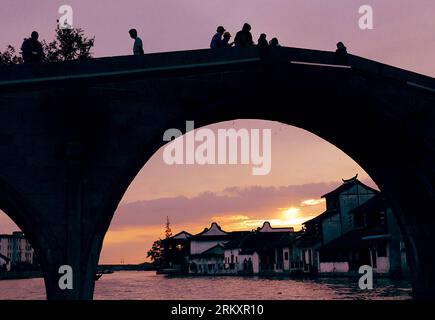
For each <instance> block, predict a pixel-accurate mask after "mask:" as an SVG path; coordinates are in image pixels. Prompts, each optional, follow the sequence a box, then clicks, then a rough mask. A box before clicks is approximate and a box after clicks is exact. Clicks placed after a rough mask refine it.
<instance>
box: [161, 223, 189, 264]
mask: <svg viewBox="0 0 435 320" xmlns="http://www.w3.org/2000/svg"><path fill="white" fill-rule="evenodd" d="M191 237H192V235H191V234H190V233H189V232H186V231H181V232H179V233H177V234H176V235H174V236H172V237H169V238H167V239H164V240H163V241H162V244H163V255H164V262H165V264H164V267H165V268H169V269H172V270H177V271H180V272H186V271H187V268H188V264H189V259H188V258H189V254H190V238H191Z"/></svg>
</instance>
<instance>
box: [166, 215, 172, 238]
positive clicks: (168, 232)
mask: <svg viewBox="0 0 435 320" xmlns="http://www.w3.org/2000/svg"><path fill="white" fill-rule="evenodd" d="M170 225H171V224H170V222H169V217H168V216H167V217H166V226H165V237H166V239H168V238H170V237H172V230H171V226H170Z"/></svg>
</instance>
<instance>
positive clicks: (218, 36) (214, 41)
mask: <svg viewBox="0 0 435 320" xmlns="http://www.w3.org/2000/svg"><path fill="white" fill-rule="evenodd" d="M224 32H225V28H224V27H222V26H219V27H217V29H216V33H215V35H214V36H213V38H211V42H210V48H211V49H218V48H222V47H223V40H222V35H223V34H224Z"/></svg>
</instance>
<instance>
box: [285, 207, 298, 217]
mask: <svg viewBox="0 0 435 320" xmlns="http://www.w3.org/2000/svg"><path fill="white" fill-rule="evenodd" d="M299 211H300V209H299V208H295V207H290V208H287V209H285V210H283V211H282V215H283V218H284V219H294V218H296V217H297V216H298V213H299Z"/></svg>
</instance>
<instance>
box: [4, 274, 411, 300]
mask: <svg viewBox="0 0 435 320" xmlns="http://www.w3.org/2000/svg"><path fill="white" fill-rule="evenodd" d="M410 294H411V286H410V283H409V282H408V281H404V280H402V281H399V280H391V279H375V281H374V288H373V289H372V290H364V291H362V290H360V289H359V287H358V279H356V278H317V279H309V280H303V279H297V280H294V279H288V278H260V277H230V276H226V277H167V276H164V275H156V273H155V272H153V271H142V272H138V271H122V272H115V273H113V274H107V275H103V277H102V278H101V279H100V280H98V281H97V282H96V287H95V296H94V298H95V299H98V300H112V299H116V300H124V299H129V300H179V299H192V300H197V299H204V300H214V299H216V300H221V299H227V300H245V299H249V300H251V299H252V300H261V299H264V300H277V299H282V300H306V299H315V300H323V299H334V300H337V299H344V300H349V299H351V300H354V299H410ZM0 299H14V300H17V299H18V300H19V299H33V300H40V299H45V289H44V283H43V280H42V279H41V278H38V279H25V280H2V281H0Z"/></svg>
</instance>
